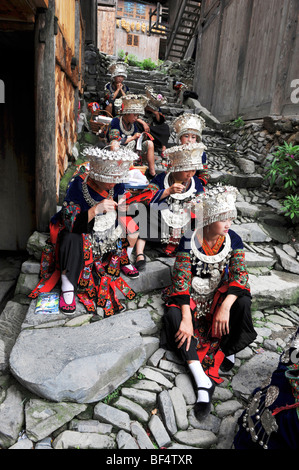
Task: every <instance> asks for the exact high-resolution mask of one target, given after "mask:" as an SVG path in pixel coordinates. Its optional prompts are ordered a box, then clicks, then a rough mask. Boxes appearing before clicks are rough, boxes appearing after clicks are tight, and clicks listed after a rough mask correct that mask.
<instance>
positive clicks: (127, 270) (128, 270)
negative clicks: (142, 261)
mask: <svg viewBox="0 0 299 470" xmlns="http://www.w3.org/2000/svg"><path fill="white" fill-rule="evenodd" d="M121 270H122V272H123V273H124V274H125V275H126V276H128V277H130V278H131V279H135V278H136V277H139V271H138V270H137V269H136V268H135V266H132V264H127V265H126V266H122V267H121Z"/></svg>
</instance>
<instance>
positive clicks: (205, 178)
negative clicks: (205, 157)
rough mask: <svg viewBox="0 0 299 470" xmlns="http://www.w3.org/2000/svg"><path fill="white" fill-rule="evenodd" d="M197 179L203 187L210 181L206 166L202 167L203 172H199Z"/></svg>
mask: <svg viewBox="0 0 299 470" xmlns="http://www.w3.org/2000/svg"><path fill="white" fill-rule="evenodd" d="M198 178H199V179H200V180H201V182H202V184H203V185H204V186H206V185H207V184H208V181H209V179H210V174H209V170H208V165H203V170H200V172H199V173H198Z"/></svg>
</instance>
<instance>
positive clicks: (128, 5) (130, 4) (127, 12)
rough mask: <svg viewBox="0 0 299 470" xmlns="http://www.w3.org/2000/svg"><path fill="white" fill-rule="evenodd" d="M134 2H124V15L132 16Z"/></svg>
mask: <svg viewBox="0 0 299 470" xmlns="http://www.w3.org/2000/svg"><path fill="white" fill-rule="evenodd" d="M134 10H135V4H134V2H125V6H124V15H125V16H131V17H134Z"/></svg>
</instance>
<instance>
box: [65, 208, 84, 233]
mask: <svg viewBox="0 0 299 470" xmlns="http://www.w3.org/2000/svg"><path fill="white" fill-rule="evenodd" d="M80 212H81V208H80V206H79V204H74V203H73V202H70V203H69V204H67V203H64V205H63V208H62V211H61V216H62V222H63V224H64V227H65V228H66V229H67V230H68V231H69V232H72V231H73V227H74V224H75V222H76V219H77V216H78V215H79V214H80Z"/></svg>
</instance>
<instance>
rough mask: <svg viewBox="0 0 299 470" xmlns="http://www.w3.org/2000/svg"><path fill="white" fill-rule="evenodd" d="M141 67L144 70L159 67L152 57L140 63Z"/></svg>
mask: <svg viewBox="0 0 299 470" xmlns="http://www.w3.org/2000/svg"><path fill="white" fill-rule="evenodd" d="M140 68H142V69H143V70H154V69H156V68H157V64H156V63H155V62H153V61H152V59H151V58H149V59H144V60H143V61H142V62H141V64H140Z"/></svg>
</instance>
